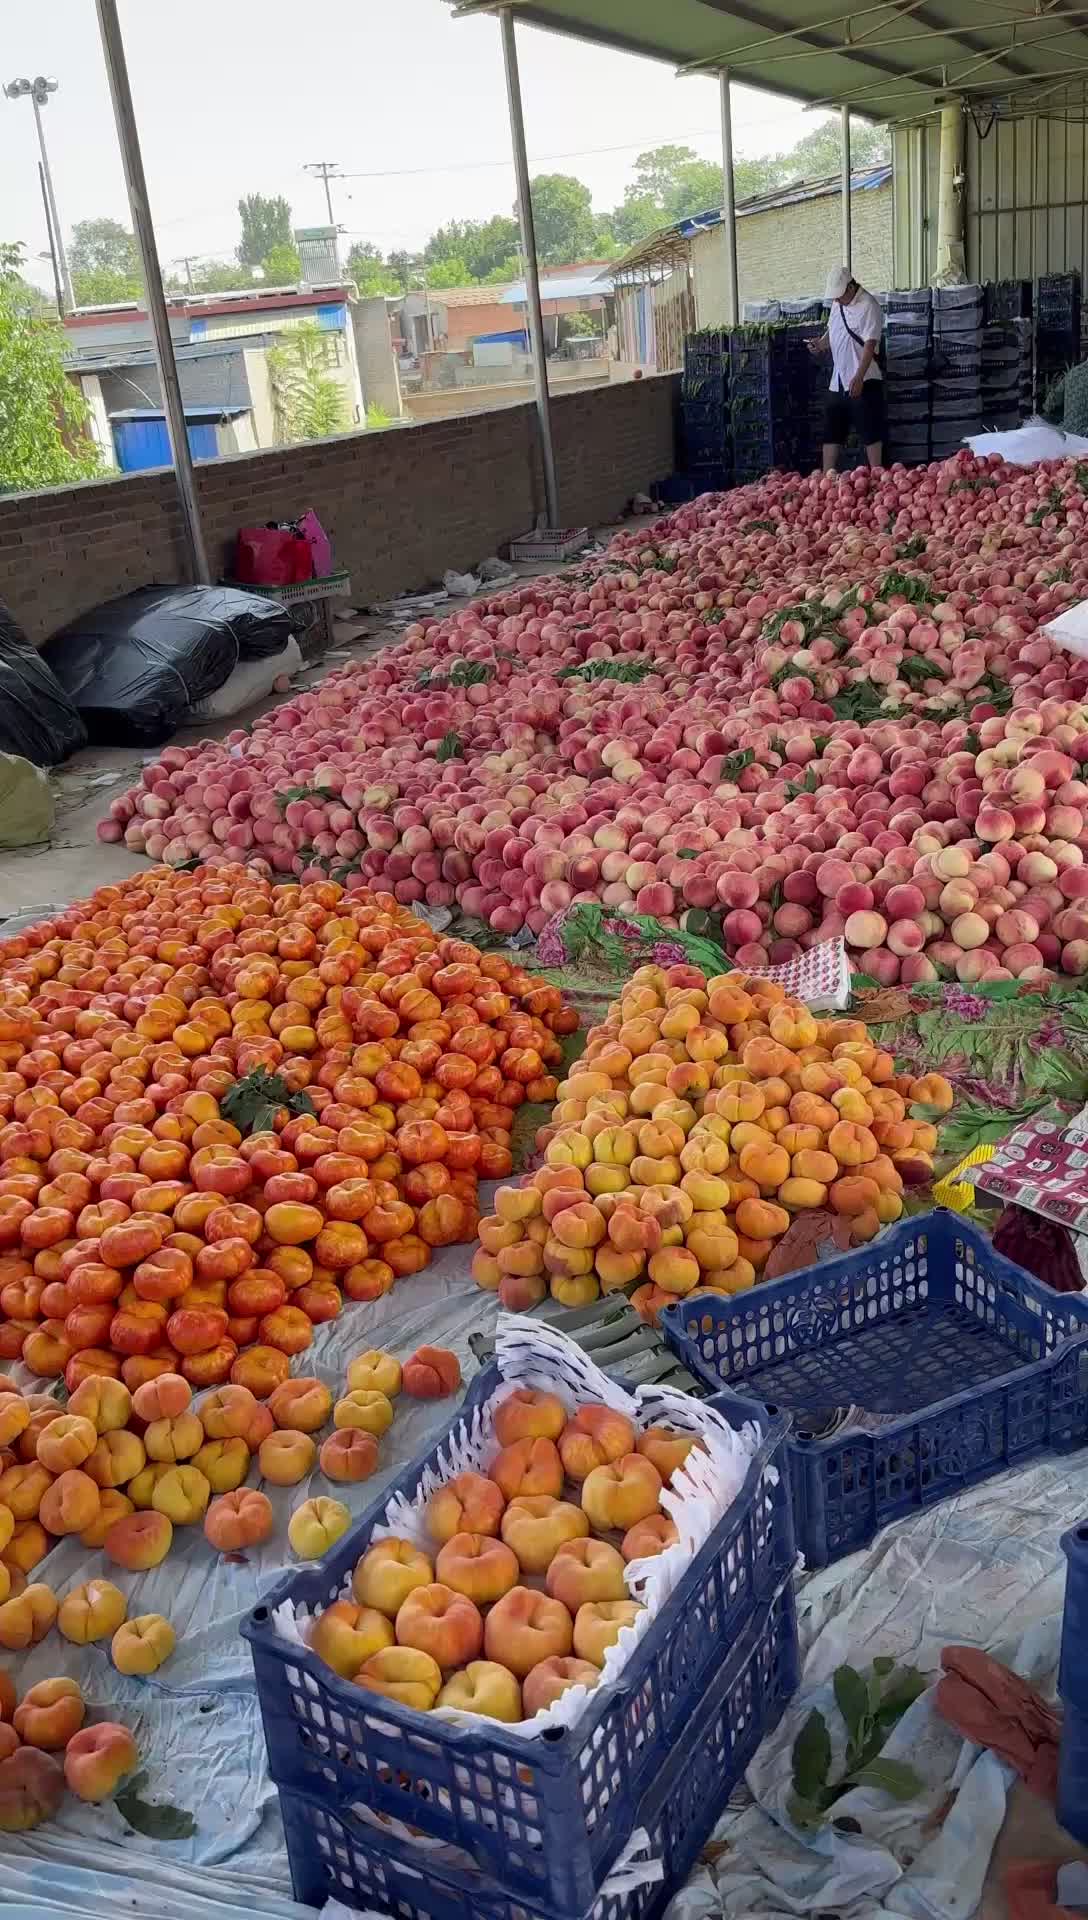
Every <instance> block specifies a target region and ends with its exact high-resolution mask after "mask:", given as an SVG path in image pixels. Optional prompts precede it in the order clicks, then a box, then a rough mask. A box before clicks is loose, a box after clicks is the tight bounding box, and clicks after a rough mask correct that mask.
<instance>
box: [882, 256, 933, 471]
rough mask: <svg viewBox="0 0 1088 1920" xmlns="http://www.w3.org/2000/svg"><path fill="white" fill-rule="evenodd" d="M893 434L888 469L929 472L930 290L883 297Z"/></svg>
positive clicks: (888, 445)
mask: <svg viewBox="0 0 1088 1920" xmlns="http://www.w3.org/2000/svg"><path fill="white" fill-rule="evenodd" d="M881 305H882V306H883V308H884V379H885V392H886V397H887V408H888V431H887V436H886V444H885V450H884V460H885V463H886V465H888V466H891V465H892V463H893V461H902V463H903V465H904V466H908V467H917V466H924V464H925V462H926V461H927V460H928V459H929V432H930V429H929V407H930V391H929V381H930V349H931V338H932V321H933V313H932V299H931V295H930V291H929V288H928V287H915V288H912V289H911V290H910V291H908V292H906V293H885V294H882V295H881Z"/></svg>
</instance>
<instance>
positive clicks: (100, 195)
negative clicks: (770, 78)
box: [0, 0, 826, 288]
mask: <svg viewBox="0 0 1088 1920" xmlns="http://www.w3.org/2000/svg"><path fill="white" fill-rule="evenodd" d="M665 4H667V0H665ZM3 11H4V16H5V17H4V20H3V26H2V29H0V82H4V83H6V82H8V81H10V80H13V79H15V78H18V77H22V76H23V75H26V76H27V77H28V78H33V77H34V76H35V75H36V74H39V73H43V74H45V75H47V76H48V77H50V78H55V79H56V80H57V81H58V82H59V89H58V92H57V93H56V94H55V95H54V96H53V97H52V99H51V100H50V102H49V105H48V107H47V108H46V109H45V115H44V119H45V127H46V139H47V141H48V146H49V157H50V162H51V165H52V169H53V179H54V187H55V190H56V196H57V204H58V207H59V210H60V220H61V224H62V227H63V229H64V231H65V233H66V234H68V233H69V232H70V230H71V228H72V226H73V225H74V223H75V222H76V221H78V220H86V219H94V218H96V217H98V216H101V215H110V216H112V217H113V218H114V219H117V220H121V221H123V222H124V224H125V225H126V226H129V225H130V224H131V222H130V218H129V212H128V202H127V197H126V193H125V186H124V178H123V175H122V170H121V161H120V157H119V153H118V148H117V138H116V132H115V128H114V122H113V114H112V109H111V106H110V99H109V90H108V86H107V82H106V75H105V70H104V67H103V63H102V54H101V46H100V42H99V37H98V24H97V15H96V10H95V5H94V0H48V4H47V5H45V6H38V7H35V6H20V5H18V4H13V3H12V0H9V4H8V5H7V6H6V7H5V8H4V9H3ZM119 11H120V17H121V26H122V31H123V34H124V39H125V45H126V49H127V53H128V63H129V74H130V79H131V83H132V92H133V97H134V101H135V107H136V117H137V121H138V124H139V130H140V138H141V143H142V147H143V155H144V167H145V171H146V174H147V180H148V190H149V193H150V197H151V205H152V212H153V216H154V221H155V228H156V233H157V236H158V244H159V253H160V257H161V259H162V261H163V264H164V265H171V264H173V263H174V262H176V261H180V260H181V258H182V257H183V256H184V255H186V254H190V255H196V256H199V257H201V258H215V257H218V258H220V259H226V258H228V257H231V256H232V254H233V249H234V247H235V246H236V244H237V240H238V216H237V210H236V209H237V201H238V198H239V196H240V195H241V194H243V193H249V192H260V193H266V194H278V193H282V194H283V195H285V196H286V198H287V199H288V200H289V202H290V204H291V208H292V214H293V218H294V223H295V225H297V226H311V225H318V224H323V223H324V221H325V219H326V212H325V198H324V192H323V190H322V187H321V184H320V182H319V181H318V180H316V179H314V178H313V177H312V176H310V175H309V174H307V173H306V171H305V168H306V164H307V163H308V162H312V161H320V160H328V161H332V162H335V163H336V165H337V166H338V167H339V168H340V169H341V170H342V172H343V173H344V174H345V175H355V176H358V177H355V178H345V179H343V180H341V181H338V182H334V183H333V194H334V211H335V214H336V218H337V220H338V222H339V223H340V224H341V226H343V227H344V228H345V229H346V230H347V236H348V238H347V244H348V245H350V244H351V243H352V242H353V241H354V240H356V239H360V240H372V241H374V242H375V243H376V244H377V245H378V246H379V247H380V248H381V249H382V251H383V252H386V253H387V252H389V251H390V250H391V249H392V248H395V247H407V248H409V249H411V250H417V249H418V248H420V247H421V246H422V244H423V242H424V241H425V240H426V238H427V236H428V235H429V234H430V233H431V232H432V231H433V230H434V228H436V227H438V226H440V225H442V224H444V223H445V222H446V221H447V220H450V219H458V218H460V219H470V218H486V217H487V216H488V215H489V214H491V213H495V212H500V211H502V212H509V211H510V210H511V207H512V202H513V198H514V180H513V169H512V166H511V163H510V157H509V155H510V135H509V126H508V121H507V115H506V95H505V87H504V80H503V70H502V56H501V49H500V43H499V27H498V23H497V21H496V20H494V19H493V18H489V17H482V18H479V19H466V20H455V19H454V18H453V17H452V13H451V10H450V8H449V7H448V6H447V5H446V4H445V0H306V5H305V6H304V7H300V6H299V5H298V4H297V0H261V5H260V6H254V5H252V4H251V3H250V0H184V4H175V3H174V0H120V8H119ZM518 45H519V56H520V64H521V80H522V95H523V101H524V109H525V123H526V138H527V142H528V148H529V157H530V162H531V164H532V166H533V170H534V172H536V171H548V172H562V173H574V174H577V175H578V177H579V178H580V179H582V180H584V181H585V182H586V184H587V185H588V186H589V187H590V188H591V189H592V192H593V200H594V205H595V206H596V207H598V208H600V209H604V208H607V207H611V206H614V205H616V204H617V203H618V202H619V201H620V200H621V199H622V197H623V190H624V187H625V185H626V184H627V182H628V180H629V179H630V177H631V172H632V168H633V163H634V160H635V156H636V154H638V153H639V152H641V151H644V150H645V149H646V148H649V147H654V146H660V145H662V144H664V143H665V142H666V141H667V142H675V143H682V144H685V145H687V146H690V147H693V148H694V149H695V151H696V152H697V153H698V154H700V155H701V156H702V157H704V158H707V159H710V158H715V159H716V158H718V157H719V156H720V152H721V143H720V134H719V132H718V94H717V85H716V82H715V81H712V80H709V79H706V78H701V77H700V78H693V79H688V80H678V79H677V78H676V77H675V74H674V72H673V69H672V68H671V67H669V66H666V65H664V64H663V63H661V62H659V61H653V60H644V59H639V58H637V57H635V56H634V55H629V54H621V53H614V52H611V51H607V50H605V49H604V48H596V47H590V46H588V45H586V44H585V43H584V42H581V41H576V40H570V39H564V38H560V37H559V36H557V35H555V34H550V33H544V32H541V31H539V30H537V29H533V28H529V27H524V26H523V27H520V28H519V29H518ZM824 118H826V116H824V115H819V114H814V113H806V112H804V111H803V110H802V109H801V108H800V107H792V106H789V105H787V104H786V103H784V102H783V101H781V100H779V99H776V98H774V97H772V96H771V95H768V94H761V93H758V92H756V91H755V90H754V89H752V88H747V87H739V86H736V87H734V90H733V125H734V145H735V148H736V151H737V153H738V154H739V155H745V156H755V155H758V154H762V153H771V152H776V151H780V150H784V149H786V148H788V147H790V146H792V145H793V144H794V142H795V141H796V140H798V139H799V138H800V137H801V136H802V135H803V134H805V133H808V132H810V131H811V130H812V128H813V127H814V126H817V125H819V124H820V123H821V121H822V120H823V119H824ZM37 158H38V151H37V142H36V139H35V133H34V116H33V110H32V107H31V104H30V102H29V101H28V100H25V99H23V100H16V101H10V100H6V99H4V98H3V97H2V96H0V242H2V241H9V240H16V241H22V242H23V244H24V245H25V247H26V249H27V254H28V262H27V268H26V271H27V273H28V276H30V277H33V278H34V279H36V280H37V281H38V282H39V283H40V284H41V285H42V286H47V287H49V288H51V287H52V276H51V269H50V267H49V264H48V260H47V259H46V260H44V261H43V260H42V259H41V258H40V257H39V256H40V255H41V254H42V253H43V252H44V251H45V248H46V244H47V241H46V228H45V220H44V215H43V212H42V205H41V197H40V191H39V185H38V173H37V164H36V163H37Z"/></svg>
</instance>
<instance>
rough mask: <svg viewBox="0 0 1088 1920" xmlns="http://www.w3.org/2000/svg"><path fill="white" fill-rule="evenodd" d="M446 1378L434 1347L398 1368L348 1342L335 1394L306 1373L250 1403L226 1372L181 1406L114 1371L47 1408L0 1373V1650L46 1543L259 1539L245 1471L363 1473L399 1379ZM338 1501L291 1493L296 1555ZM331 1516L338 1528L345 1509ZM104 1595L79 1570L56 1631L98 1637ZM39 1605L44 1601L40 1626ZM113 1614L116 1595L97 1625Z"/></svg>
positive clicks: (420, 1390)
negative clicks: (298, 1506) (189, 1530)
mask: <svg viewBox="0 0 1088 1920" xmlns="http://www.w3.org/2000/svg"><path fill="white" fill-rule="evenodd" d="M284 1372H285V1373H286V1366H285V1367H284ZM460 1378H461V1373H460V1367H459V1365H458V1362H457V1358H456V1355H455V1354H452V1353H450V1352H448V1351H447V1350H446V1349H445V1348H442V1347H420V1348H418V1349H417V1351H416V1352H415V1353H413V1354H412V1355H411V1357H410V1358H409V1359H408V1360H406V1361H405V1362H404V1365H403V1367H402V1366H401V1363H400V1362H399V1361H398V1360H396V1359H394V1357H393V1356H392V1354H388V1353H383V1352H380V1351H378V1350H377V1349H375V1348H370V1349H368V1350H367V1351H366V1352H363V1353H360V1354H359V1355H357V1356H356V1358H355V1359H354V1360H353V1361H351V1362H350V1364H349V1366H348V1370H347V1377H346V1381H345V1391H344V1393H343V1394H342V1395H341V1397H340V1398H339V1399H338V1400H336V1401H335V1402H334V1400H333V1395H332V1393H331V1392H330V1390H329V1388H328V1387H327V1386H325V1385H324V1383H323V1382H322V1381H321V1380H318V1379H317V1378H314V1377H310V1376H296V1377H294V1378H283V1379H277V1380H275V1381H274V1382H273V1383H268V1384H267V1398H266V1399H264V1400H263V1401H262V1400H260V1399H258V1398H257V1396H256V1394H255V1393H253V1392H252V1391H251V1390H250V1388H249V1387H245V1386H240V1385H230V1384H228V1385H227V1386H224V1387H216V1388H213V1389H212V1391H211V1392H210V1393H207V1394H205V1395H204V1397H203V1399H202V1400H201V1401H200V1402H199V1403H198V1404H194V1403H193V1392H192V1388H191V1387H190V1385H189V1382H188V1381H187V1380H186V1379H184V1378H183V1377H182V1376H181V1374H176V1373H163V1374H159V1375H157V1376H156V1377H155V1378H154V1379H152V1380H145V1381H144V1382H143V1384H142V1386H139V1387H137V1388H136V1390H135V1392H134V1393H133V1392H130V1391H129V1388H128V1387H127V1386H126V1385H125V1383H124V1381H123V1380H114V1379H112V1378H110V1377H109V1376H102V1377H99V1376H98V1375H93V1374H92V1375H89V1376H88V1377H87V1378H86V1379H84V1380H82V1381H81V1382H80V1384H79V1386H78V1387H77V1388H76V1389H75V1392H74V1393H73V1394H72V1395H71V1396H70V1398H69V1400H68V1403H67V1406H63V1405H61V1403H60V1402H59V1401H57V1400H54V1399H53V1398H52V1397H51V1396H50V1395H47V1394H40V1393H27V1394H24V1393H22V1392H21V1391H20V1389H19V1387H18V1386H17V1385H16V1383H15V1382H14V1381H11V1380H9V1379H6V1378H5V1377H3V1376H0V1646H15V1645H26V1644H28V1640H29V1639H30V1638H34V1637H36V1636H35V1635H31V1634H29V1632H28V1629H27V1628H26V1624H25V1620H24V1616H25V1615H26V1614H27V1609H28V1604H29V1602H28V1595H30V1596H32V1595H33V1594H35V1593H38V1594H39V1595H48V1594H49V1589H48V1588H47V1587H45V1586H42V1585H40V1584H39V1585H38V1586H37V1587H36V1588H34V1587H28V1586H27V1584H26V1582H27V1576H28V1575H29V1574H30V1572H31V1571H32V1569H33V1568H34V1567H35V1566H36V1565H37V1564H38V1562H39V1561H40V1560H42V1559H43V1558H44V1556H45V1555H46V1554H47V1553H48V1552H49V1549H50V1547H51V1546H52V1544H53V1541H54V1540H57V1539H61V1538H63V1537H64V1536H65V1535H67V1534H76V1535H78V1537H79V1540H80V1543H81V1544H82V1545H83V1546H84V1547H87V1548H89V1549H94V1548H101V1549H102V1550H103V1552H104V1554H105V1557H106V1560H107V1562H109V1563H110V1564H112V1565H113V1566H118V1567H124V1568H125V1569H126V1570H128V1571H130V1572H145V1571H147V1569H149V1568H150V1567H154V1566H158V1565H159V1563H160V1562H161V1561H162V1560H163V1559H165V1557H166V1555H167V1554H168V1552H169V1551H170V1548H171V1545H172V1543H173V1536H174V1530H175V1528H176V1527H185V1526H200V1525H203V1529H204V1533H205V1535H206V1537H207V1539H208V1541H209V1542H210V1544H211V1545H212V1546H213V1547H215V1548H216V1549H217V1550H218V1551H219V1552H222V1553H233V1552H237V1551H239V1550H240V1549H242V1548H244V1547H248V1546H256V1545H259V1544H260V1542H262V1541H264V1540H267V1539H268V1538H269V1536H270V1535H271V1532H272V1526H273V1513H272V1507H271V1503H270V1502H269V1500H268V1497H267V1495H266V1494H264V1493H262V1492H260V1491H259V1490H258V1489H257V1488H255V1487H248V1486H246V1484H245V1482H246V1480H247V1479H248V1477H249V1475H250V1472H251V1470H252V1469H253V1468H256V1470H257V1472H258V1473H259V1474H260V1476H261V1477H262V1478H263V1479H264V1480H265V1481H267V1482H268V1483H269V1484H270V1485H271V1486H277V1487H293V1486H296V1485H297V1484H298V1483H299V1481H300V1480H303V1479H305V1478H306V1476H307V1475H308V1474H309V1473H311V1472H312V1471H313V1469H314V1467H315V1466H320V1469H321V1471H322V1473H323V1474H324V1475H325V1477H326V1478H327V1479H328V1480H331V1481H336V1482H340V1483H348V1482H352V1481H359V1480H365V1479H367V1478H368V1477H369V1475H370V1474H371V1473H373V1471H374V1468H375V1466H376V1465H377V1462H378V1448H379V1441H380V1438H381V1435H382V1434H383V1433H385V1432H386V1431H387V1430H388V1428H389V1427H390V1426H391V1425H392V1421H393V1402H394V1399H395V1398H396V1396H397V1394H399V1393H400V1391H401V1388H402V1386H403V1388H404V1390H405V1391H406V1392H413V1391H414V1392H415V1393H417V1394H424V1395H428V1396H434V1395H435V1394H439V1393H452V1392H453V1391H454V1390H455V1389H456V1387H457V1386H459V1385H460ZM259 1384H260V1383H259ZM326 1428H329V1429H330V1431H329V1432H328V1434H327V1437H325V1438H324V1439H322V1437H321V1435H322V1430H323V1429H326ZM338 1507H339V1503H338V1502H336V1501H331V1500H329V1499H327V1498H324V1497H319V1498H318V1499H317V1500H316V1501H310V1502H307V1503H306V1509H307V1512H306V1514H305V1515H304V1517H303V1518H302V1519H299V1517H298V1515H296V1516H295V1519H294V1520H293V1521H292V1523H291V1531H290V1540H291V1544H292V1546H293V1547H294V1548H295V1550H296V1552H298V1553H301V1554H303V1555H304V1556H306V1557H309V1556H311V1555H314V1554H316V1553H321V1552H324V1551H325V1548H326V1547H327V1546H329V1545H330V1544H331V1542H332V1539H334V1538H336V1537H337V1535H336V1533H335V1531H330V1525H329V1523H330V1522H331V1521H332V1519H333V1517H334V1516H333V1513H332V1511H331V1510H332V1509H334V1508H338ZM312 1509H316V1510H317V1515H318V1519H319V1520H320V1522H321V1524H320V1525H316V1526H315V1525H314V1524H313V1519H314V1515H313V1513H312V1512H310V1511H309V1510H312ZM300 1511H302V1510H300ZM340 1512H341V1513H342V1514H343V1515H344V1524H345V1525H346V1521H347V1510H346V1509H345V1508H340ZM341 1531H342V1528H341ZM50 1598H51V1596H50ZM120 1600H121V1596H120V1595H119V1594H118V1592H117V1589H116V1588H115V1587H112V1586H111V1585H110V1584H109V1582H108V1581H104V1580H97V1581H95V1580H92V1581H91V1582H89V1584H88V1585H87V1586H86V1587H83V1588H80V1589H79V1590H78V1593H77V1595H75V1596H69V1599H68V1600H66V1601H65V1602H64V1605H63V1606H62V1607H61V1610H60V1620H59V1624H60V1628H61V1632H62V1633H64V1634H65V1635H66V1637H67V1638H68V1639H70V1640H74V1641H77V1642H79V1643H83V1642H85V1641H87V1640H92V1639H98V1638H102V1637H103V1636H104V1633H105V1629H104V1628H103V1627H101V1626H100V1625H97V1624H96V1623H98V1622H100V1621H101V1619H102V1618H103V1617H104V1616H103V1612H102V1609H103V1608H105V1609H106V1615H107V1616H108V1617H110V1618H111V1619H112V1612H113V1609H114V1607H115V1604H116V1603H117V1602H119V1601H120ZM55 1614H56V1603H55V1601H53V1602H52V1614H51V1615H50V1619H49V1621H48V1623H47V1624H48V1625H51V1624H52V1619H53V1616H54V1615H55ZM123 1621H124V1609H123V1603H122V1610H121V1613H120V1614H119V1615H118V1617H117V1619H116V1620H113V1623H112V1626H111V1627H110V1632H113V1631H114V1630H115V1629H116V1628H119V1627H120V1626H121V1625H122V1623H123ZM12 1636H14V1637H12ZM124 1638H125V1636H122V1639H124ZM164 1657H165V1656H164ZM118 1664H119V1663H118Z"/></svg>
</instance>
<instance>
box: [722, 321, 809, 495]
mask: <svg viewBox="0 0 1088 1920" xmlns="http://www.w3.org/2000/svg"><path fill="white" fill-rule="evenodd" d="M810 378H811V356H810V355H809V353H808V352H807V350H806V348H805V344H804V340H803V338H802V336H801V334H800V332H799V330H798V329H796V328H793V327H781V328H769V329H768V330H767V331H766V332H765V333H763V334H762V335H757V333H756V331H755V329H753V328H749V327H736V328H734V329H733V331H732V332H731V334H730V339H729V411H730V421H731V431H732V441H733V472H734V478H735V483H736V485H737V486H738V487H741V486H744V485H746V484H747V482H749V481H751V480H760V479H762V478H763V475H764V474H765V473H768V472H770V470H771V468H772V467H785V468H787V469H789V470H794V469H796V468H797V466H798V464H799V462H800V461H801V460H802V459H803V458H804V457H805V456H806V455H807V452H808V434H807V411H808V394H809V384H810Z"/></svg>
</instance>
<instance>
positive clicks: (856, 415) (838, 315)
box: [808, 267, 884, 473]
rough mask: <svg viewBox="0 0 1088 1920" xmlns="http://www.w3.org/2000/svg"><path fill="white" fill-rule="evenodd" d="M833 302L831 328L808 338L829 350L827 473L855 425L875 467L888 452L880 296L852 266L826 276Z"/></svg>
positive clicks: (828, 295)
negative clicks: (877, 297) (875, 295)
mask: <svg viewBox="0 0 1088 1920" xmlns="http://www.w3.org/2000/svg"><path fill="white" fill-rule="evenodd" d="M826 298H827V299H828V300H830V302H831V314H830V318H829V320H828V324H827V332H826V333H825V334H824V335H823V336H822V337H821V338H820V339H819V340H810V341H809V343H808V344H809V348H810V350H811V351H812V352H813V353H826V352H827V351H828V349H830V352H831V360H832V373H831V386H830V389H829V392H828V396H827V411H826V413H825V415H824V472H825V473H834V471H835V468H836V467H837V465H838V460H839V454H840V452H841V450H842V447H843V444H844V442H845V441H846V439H847V437H848V435H849V432H850V428H851V426H855V427H856V428H857V430H858V435H859V438H860V439H861V443H862V445H863V446H864V448H865V454H866V458H867V460H868V462H869V465H870V466H871V467H879V466H880V465H881V457H882V455H883V452H884V376H883V374H882V373H881V371H880V366H879V363H878V360H877V355H878V353H879V351H880V337H881V334H882V333H883V331H884V314H883V311H882V309H881V305H880V302H879V300H875V299H874V298H873V295H872V294H871V293H866V291H865V289H864V287H860V286H859V285H858V283H857V281H856V280H855V279H854V276H853V274H852V273H851V272H850V269H849V267H836V268H835V269H834V270H833V272H832V273H831V274H829V276H828V281H827V290H826Z"/></svg>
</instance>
